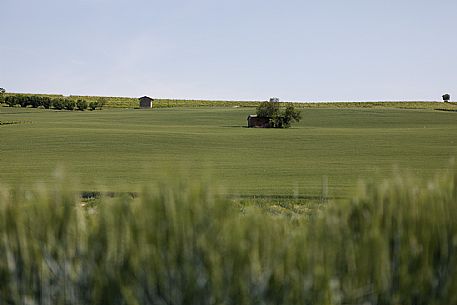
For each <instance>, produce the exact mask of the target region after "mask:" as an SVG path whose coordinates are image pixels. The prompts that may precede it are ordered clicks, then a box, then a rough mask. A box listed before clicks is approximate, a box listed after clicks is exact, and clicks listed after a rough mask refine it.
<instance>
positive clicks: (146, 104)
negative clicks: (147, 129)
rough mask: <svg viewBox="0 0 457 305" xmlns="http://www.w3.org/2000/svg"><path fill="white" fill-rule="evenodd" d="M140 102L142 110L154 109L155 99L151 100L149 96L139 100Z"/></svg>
mask: <svg viewBox="0 0 457 305" xmlns="http://www.w3.org/2000/svg"><path fill="white" fill-rule="evenodd" d="M139 101H140V108H152V102H153V101H154V99H152V98H150V97H149V96H143V97H140V98H139Z"/></svg>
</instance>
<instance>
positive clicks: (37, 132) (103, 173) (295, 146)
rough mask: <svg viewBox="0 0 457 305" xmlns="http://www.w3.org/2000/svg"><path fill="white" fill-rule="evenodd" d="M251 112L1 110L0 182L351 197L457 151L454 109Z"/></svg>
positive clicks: (431, 168) (442, 162)
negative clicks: (208, 185)
mask: <svg viewBox="0 0 457 305" xmlns="http://www.w3.org/2000/svg"><path fill="white" fill-rule="evenodd" d="M253 112H255V109H253V108H170V109H152V110H133V109H132V110H103V111H97V112H89V111H85V112H67V111H51V110H39V109H38V110H36V109H31V108H26V109H21V108H7V107H3V108H0V121H2V122H12V123H14V124H7V125H1V127H0V137H1V156H2V158H1V159H0V168H1V169H2V170H1V172H0V182H1V183H5V184H10V185H20V184H24V183H36V182H45V183H48V182H51V181H53V179H54V178H53V175H54V174H53V173H54V172H55V171H56V169H57V168H62V169H64V170H65V171H67V172H69V173H72V175H73V177H77V178H79V181H76V182H75V183H74V184H72V187H74V188H76V189H79V190H83V191H90V190H94V189H99V190H106V191H128V192H130V191H132V192H133V191H136V190H138V188H139V187H141V186H142V185H144V184H147V183H149V182H154V181H160V180H161V179H162V176H168V175H173V176H179V177H187V178H190V179H197V178H200V177H202V176H205V177H209V178H208V179H213V180H215V182H217V183H219V184H220V185H221V186H223V187H224V188H226V191H227V192H228V193H230V194H233V195H242V196H257V197H262V196H276V197H281V196H295V197H312V196H319V195H320V194H321V192H322V181H323V180H324V181H325V180H327V181H328V193H329V195H330V196H336V197H341V196H346V195H347V194H348V193H350V192H351V191H352V189H353V187H354V185H355V184H356V182H357V180H358V179H375V180H380V179H382V178H383V177H385V176H389V175H390V174H391V173H392V171H393V170H394V168H395V167H398V168H400V169H404V170H410V171H411V172H413V173H415V174H417V175H418V176H419V177H430V176H431V175H432V173H435V172H436V171H439V170H440V169H443V168H446V167H447V166H448V164H449V161H450V159H452V158H453V157H455V156H456V155H457V139H456V137H455V135H456V134H457V124H456V121H457V116H456V113H455V112H444V111H433V110H403V109H305V110H303V120H302V121H301V122H300V123H299V124H297V125H295V126H294V127H293V128H290V129H279V130H278V129H249V128H245V125H246V117H247V115H248V114H249V113H253Z"/></svg>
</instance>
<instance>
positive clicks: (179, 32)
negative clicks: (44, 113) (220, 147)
mask: <svg viewBox="0 0 457 305" xmlns="http://www.w3.org/2000/svg"><path fill="white" fill-rule="evenodd" d="M456 14H457V1H456V0H435V1H432V0H430V1H428V0H416V1H413V0H396V1H394V0H376V1H370V0H364V1H362V0H360V1H358V0H344V1H343V0H340V1H337V0H324V1H318V0H315V1H292V0H282V1H279V0H278V1H276V0H262V1H261V0H243V1H241V0H231V1H217V0H212V1H211V0H188V1H181V0H168V1H166V0H162V1H155V0H150V1H146V0H39V1H38V0H0V15H1V16H0V33H1V40H0V87H4V88H5V89H7V91H15V92H33V93H62V94H67V95H68V94H83V95H113V96H132V97H136V96H141V95H145V94H146V95H150V96H153V97H169V98H188V99H191V98H193V99H197V98H203V99H230V100H259V99H266V98H268V97H270V96H278V97H280V98H281V99H283V100H292V101H316V100H437V99H440V97H441V94H443V93H446V92H448V93H450V94H451V95H453V93H455V94H457V52H456V50H457V38H456V37H457V25H456V21H457V18H456Z"/></svg>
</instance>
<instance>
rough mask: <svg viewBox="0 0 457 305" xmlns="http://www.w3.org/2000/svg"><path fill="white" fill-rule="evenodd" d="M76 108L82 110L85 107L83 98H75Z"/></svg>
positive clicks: (85, 103)
mask: <svg viewBox="0 0 457 305" xmlns="http://www.w3.org/2000/svg"><path fill="white" fill-rule="evenodd" d="M76 108H78V110H81V111H84V110H86V109H87V102H86V101H85V100H77V101H76Z"/></svg>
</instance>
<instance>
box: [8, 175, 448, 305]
mask: <svg viewBox="0 0 457 305" xmlns="http://www.w3.org/2000/svg"><path fill="white" fill-rule="evenodd" d="M64 185H65V183H64V182H61V183H56V184H55V185H53V186H41V187H37V188H36V189H34V190H31V189H21V188H20V187H15V188H13V189H7V188H2V190H1V192H0V304H186V305H188V304H313V305H316V304H411V305H412V304H456V303H457V278H456V277H457V256H456V254H457V171H456V170H449V171H448V172H447V174H445V175H440V176H438V177H437V178H435V179H431V180H428V181H423V180H420V179H417V178H415V177H411V176H407V175H406V176H405V175H403V176H401V175H399V176H396V177H393V178H392V179H390V180H386V181H384V182H383V183H380V184H373V183H365V184H363V183H361V184H360V185H359V187H358V192H357V194H355V195H354V196H353V197H352V199H351V200H349V201H348V202H344V203H341V202H340V203H332V202H329V203H327V204H326V207H325V208H324V209H322V210H321V211H320V212H319V213H317V214H316V215H315V216H314V217H311V218H300V217H298V218H290V217H280V216H279V217H278V216H273V215H271V214H269V213H261V211H259V210H258V208H255V207H247V208H245V207H242V206H240V205H237V204H236V203H234V202H232V201H230V200H228V199H226V197H225V196H223V195H220V193H219V191H218V188H217V187H215V186H213V185H211V184H210V183H207V182H201V183H200V182H198V181H183V180H179V179H177V180H176V182H173V183H171V182H168V183H158V184H157V185H156V187H155V188H154V189H151V188H149V187H147V188H144V189H143V191H142V192H141V194H140V196H139V198H137V199H132V198H130V197H121V198H114V199H109V198H104V199H102V202H101V203H100V204H98V205H96V206H83V205H81V202H80V198H79V197H78V196H76V195H75V194H74V193H72V192H67V191H65V188H64Z"/></svg>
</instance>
